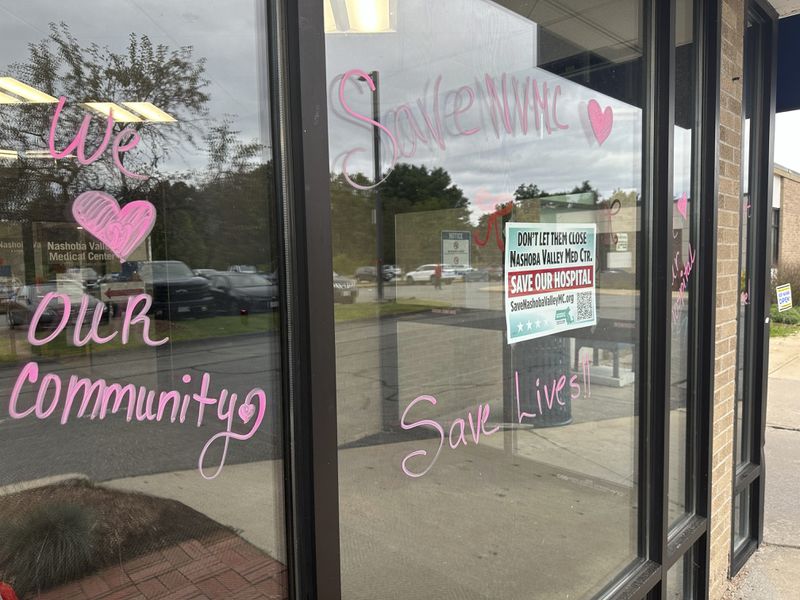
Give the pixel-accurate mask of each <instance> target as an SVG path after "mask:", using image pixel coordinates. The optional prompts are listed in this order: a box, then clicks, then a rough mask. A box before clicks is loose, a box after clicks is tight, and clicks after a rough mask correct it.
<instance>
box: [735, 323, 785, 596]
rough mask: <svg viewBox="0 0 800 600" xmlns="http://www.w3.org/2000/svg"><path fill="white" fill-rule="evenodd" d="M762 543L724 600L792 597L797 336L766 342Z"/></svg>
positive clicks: (736, 578)
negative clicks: (764, 487) (767, 373)
mask: <svg viewBox="0 0 800 600" xmlns="http://www.w3.org/2000/svg"><path fill="white" fill-rule="evenodd" d="M769 365H770V368H769V397H768V400H767V431H766V445H765V453H766V469H767V470H766V479H765V484H766V502H765V508H764V543H763V544H762V546H761V547H760V548H759V549H758V551H757V552H756V553H755V554H754V555H753V556H752V557H751V558H750V560H749V561H748V562H747V564H746V565H745V566H744V567H743V568H742V570H741V571H740V572H739V574H738V575H737V576H736V577H735V578H734V579H733V580H732V581H731V582H730V585H729V588H728V591H727V593H726V595H725V598H726V600H728V599H729V600H785V599H787V600H788V599H794V598H797V597H798V581H800V501H799V500H798V498H800V398H798V394H797V389H798V386H800V335H795V336H791V337H786V338H773V339H772V340H770V354H769Z"/></svg>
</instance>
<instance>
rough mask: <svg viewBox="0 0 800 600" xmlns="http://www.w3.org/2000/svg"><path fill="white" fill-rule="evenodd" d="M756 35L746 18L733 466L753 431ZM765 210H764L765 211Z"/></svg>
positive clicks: (746, 452)
mask: <svg viewBox="0 0 800 600" xmlns="http://www.w3.org/2000/svg"><path fill="white" fill-rule="evenodd" d="M759 32H760V29H759V27H757V23H755V22H754V21H753V19H752V17H751V16H748V22H747V29H746V30H745V53H744V59H745V65H744V66H745V69H744V77H743V82H742V83H743V85H742V93H743V101H742V110H743V113H744V114H743V118H742V149H743V151H742V166H741V173H742V191H741V201H740V207H741V213H740V219H739V257H738V258H739V309H738V317H737V325H736V336H737V342H736V445H735V454H736V455H735V459H736V464H737V465H740V464H745V463H747V462H749V461H750V456H751V452H752V450H751V445H752V435H751V434H750V433H749V430H750V429H751V428H752V411H753V410H754V400H753V392H752V391H751V390H750V388H751V386H752V382H751V381H750V377H749V376H748V373H750V372H752V367H751V366H750V365H751V362H752V356H751V353H750V352H748V348H749V347H750V346H751V345H752V339H753V329H754V327H755V324H754V322H753V318H754V317H753V314H752V309H751V301H752V298H751V293H752V292H753V291H752V290H751V285H750V280H751V277H752V276H753V273H754V267H755V263H756V257H755V256H754V251H753V244H754V239H753V236H754V235H755V229H754V228H753V227H752V215H753V211H754V210H755V209H756V206H754V203H755V201H756V199H755V198H754V197H753V195H752V194H751V190H750V173H751V170H752V169H753V168H754V165H753V161H752V158H754V157H757V156H758V153H757V152H753V151H752V148H751V145H752V144H754V143H755V142H754V141H752V140H753V136H752V135H751V134H752V132H751V127H753V124H754V121H753V119H752V118H751V117H752V115H753V112H754V110H755V101H756V98H755V95H756V90H757V86H758V79H757V77H756V76H755V69H756V67H757V64H756V58H757V55H758V45H759ZM765 209H766V207H765Z"/></svg>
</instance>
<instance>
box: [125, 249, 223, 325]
mask: <svg viewBox="0 0 800 600" xmlns="http://www.w3.org/2000/svg"><path fill="white" fill-rule="evenodd" d="M137 273H138V275H139V277H141V279H142V281H143V282H144V284H145V290H146V291H147V293H148V294H150V296H151V297H152V298H153V308H152V312H153V314H154V315H155V316H156V317H164V318H167V319H174V318H179V317H182V316H195V317H198V316H203V315H208V314H211V312H212V307H213V304H214V298H213V297H212V295H211V290H210V287H209V284H208V280H207V279H205V278H203V277H197V276H196V275H195V274H194V273H192V270H191V269H190V268H189V267H187V266H186V265H185V264H184V263H182V262H180V261H178V260H154V261H147V262H144V261H143V262H140V263H138V265H137Z"/></svg>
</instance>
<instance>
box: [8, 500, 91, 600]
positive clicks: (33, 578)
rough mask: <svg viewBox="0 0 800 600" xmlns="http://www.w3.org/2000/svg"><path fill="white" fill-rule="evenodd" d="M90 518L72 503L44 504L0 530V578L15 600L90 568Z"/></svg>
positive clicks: (84, 572) (66, 580) (83, 572)
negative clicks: (7, 582)
mask: <svg viewBox="0 0 800 600" xmlns="http://www.w3.org/2000/svg"><path fill="white" fill-rule="evenodd" d="M93 522H94V519H93V518H92V515H91V513H90V511H88V510H87V509H85V508H83V507H82V506H80V505H77V504H45V505H42V506H39V507H37V508H36V509H34V510H32V511H31V512H30V513H28V514H27V515H26V516H25V517H24V518H23V519H21V520H20V521H19V522H17V523H13V524H7V525H5V526H4V527H3V531H2V532H0V576H1V577H0V579H4V580H6V581H9V582H10V583H11V584H12V585H13V586H14V589H15V590H16V591H17V593H18V594H19V595H20V597H24V596H27V595H28V594H32V593H35V592H38V591H40V590H46V589H48V588H51V587H54V586H57V585H61V584H64V583H67V582H69V581H73V580H75V579H78V578H80V577H82V576H83V575H85V574H87V573H88V572H90V571H91V570H93V569H94V568H95V562H96V556H97V553H96V543H95V536H94V533H93Z"/></svg>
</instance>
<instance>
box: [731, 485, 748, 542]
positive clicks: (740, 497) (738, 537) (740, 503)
mask: <svg viewBox="0 0 800 600" xmlns="http://www.w3.org/2000/svg"><path fill="white" fill-rule="evenodd" d="M749 540H750V488H749V487H747V488H745V489H744V491H742V492H740V493H738V494H736V497H735V499H734V503H733V547H734V550H738V549H739V548H741V547H742V546H744V545H745V543H746V542H747V541H749Z"/></svg>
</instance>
